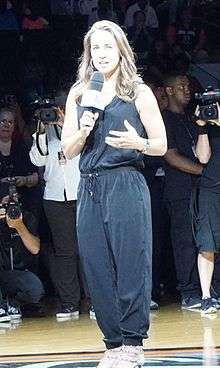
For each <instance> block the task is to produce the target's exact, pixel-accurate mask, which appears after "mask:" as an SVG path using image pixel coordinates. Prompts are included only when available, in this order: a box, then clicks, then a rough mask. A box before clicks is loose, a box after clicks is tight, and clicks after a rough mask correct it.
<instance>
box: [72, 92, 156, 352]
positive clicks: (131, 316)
mask: <svg viewBox="0 0 220 368" xmlns="http://www.w3.org/2000/svg"><path fill="white" fill-rule="evenodd" d="M84 110H85V108H82V107H80V106H78V119H80V117H81V116H82V113H83V111H84ZM125 119H127V120H128V121H129V123H130V124H132V126H133V127H134V128H135V129H136V131H137V133H138V134H139V135H141V136H143V137H144V136H146V133H145V129H144V127H143V124H142V123H141V120H140V117H139V114H138V112H137V110H136V107H135V103H134V102H132V103H129V102H124V101H123V100H121V99H120V98H118V97H117V96H116V97H114V98H113V100H112V101H111V103H110V104H109V105H107V106H106V108H105V111H104V113H103V115H102V117H101V119H99V121H98V122H96V123H95V128H94V130H93V131H92V133H91V134H90V136H89V137H88V139H87V142H86V145H85V147H84V150H83V152H82V154H81V159H80V171H81V180H80V184H79V191H78V215H77V231H78V241H79V253H80V256H81V260H82V264H83V267H84V271H85V275H86V279H87V282H88V286H89V291H90V295H91V301H92V305H93V306H94V309H95V313H96V318H97V322H98V325H99V327H100V329H101V331H102V332H103V334H104V341H105V344H106V346H107V348H114V347H117V346H120V345H121V344H125V345H141V344H142V339H143V338H146V337H147V331H148V328H149V304H150V299H151V263H152V262H151V257H152V249H151V248H152V246H151V241H152V239H151V238H152V236H151V209H150V197H149V191H148V188H147V185H146V181H145V179H144V176H143V175H142V174H141V173H140V172H139V170H138V167H139V166H140V164H141V163H142V158H143V155H142V154H141V153H140V152H138V151H137V150H131V149H116V148H113V147H111V146H109V145H107V144H106V143H105V137H106V136H108V135H109V130H120V131H125V130H126V128H125V126H124V120H125Z"/></svg>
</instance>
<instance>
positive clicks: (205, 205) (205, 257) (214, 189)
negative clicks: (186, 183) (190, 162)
mask: <svg viewBox="0 0 220 368" xmlns="http://www.w3.org/2000/svg"><path fill="white" fill-rule="evenodd" d="M205 109H206V111H202V107H201V108H199V107H198V108H197V111H196V115H197V116H198V120H197V121H196V123H197V125H198V133H199V136H198V141H197V145H196V154H197V157H198V159H199V161H200V162H201V163H202V164H203V165H206V166H205V167H204V170H203V172H202V176H201V180H200V187H199V196H198V218H197V222H196V227H195V228H196V244H197V247H198V250H199V255H198V269H199V276H200V284H201V289H202V305H201V313H202V314H209V313H216V312H217V308H216V302H215V301H214V300H213V298H212V296H213V295H212V294H211V292H212V287H211V285H212V280H213V273H214V261H215V255H216V254H217V253H219V251H220V221H219V219H220V159H219V155H220V107H219V103H216V104H215V110H216V111H215V114H214V115H216V116H213V117H211V116H207V114H206V112H207V111H208V108H207V106H205ZM203 110H204V108H203ZM209 112H212V115H213V113H214V106H213V105H212V106H211V109H210V110H209ZM201 119H202V120H201ZM207 120H208V122H209V124H207ZM214 288H215V285H214ZM213 291H214V290H213ZM215 291H216V293H215V294H214V296H215V298H216V299H217V300H218V301H220V290H215ZM215 291H214V292H215Z"/></svg>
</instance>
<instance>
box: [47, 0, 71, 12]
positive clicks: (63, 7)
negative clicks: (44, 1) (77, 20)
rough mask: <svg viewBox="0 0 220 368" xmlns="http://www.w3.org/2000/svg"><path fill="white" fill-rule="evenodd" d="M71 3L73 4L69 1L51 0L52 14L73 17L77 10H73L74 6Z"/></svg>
mask: <svg viewBox="0 0 220 368" xmlns="http://www.w3.org/2000/svg"><path fill="white" fill-rule="evenodd" d="M71 3H72V2H71V1H68V0H66V1H65V0H64V1H60V0H51V1H50V7H51V13H52V14H53V15H72V14H73V12H74V10H75V9H74V8H73V5H72V4H71Z"/></svg>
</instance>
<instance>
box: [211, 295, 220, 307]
mask: <svg viewBox="0 0 220 368" xmlns="http://www.w3.org/2000/svg"><path fill="white" fill-rule="evenodd" d="M212 303H213V305H214V307H215V308H216V309H220V302H219V301H218V299H215V298H212Z"/></svg>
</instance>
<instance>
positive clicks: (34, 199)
mask: <svg viewBox="0 0 220 368" xmlns="http://www.w3.org/2000/svg"><path fill="white" fill-rule="evenodd" d="M15 129H16V123H15V114H14V111H13V110H11V109H10V108H9V107H3V108H1V109H0V182H1V183H5V182H6V183H7V182H8V180H9V178H12V177H13V178H14V179H15V184H16V187H17V190H18V193H19V194H20V195H21V196H22V200H23V202H24V203H25V206H26V208H27V209H29V210H30V211H31V212H33V213H34V214H35V216H36V217H37V218H38V215H39V195H40V193H39V187H38V186H37V184H38V173H37V170H36V168H35V167H34V165H32V164H31V161H30V158H29V153H28V149H27V147H26V145H25V143H24V141H23V140H22V139H15V136H14V132H15Z"/></svg>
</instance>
